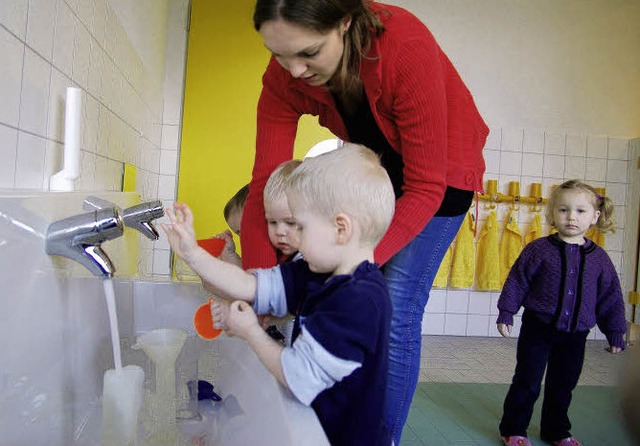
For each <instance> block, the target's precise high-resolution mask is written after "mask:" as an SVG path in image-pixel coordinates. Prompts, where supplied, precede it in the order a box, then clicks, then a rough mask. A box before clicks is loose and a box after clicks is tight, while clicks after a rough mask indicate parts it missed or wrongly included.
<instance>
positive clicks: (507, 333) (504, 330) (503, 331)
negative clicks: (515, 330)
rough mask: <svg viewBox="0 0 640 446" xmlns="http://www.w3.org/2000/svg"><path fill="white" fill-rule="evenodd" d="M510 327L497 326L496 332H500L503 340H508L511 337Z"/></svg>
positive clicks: (504, 325) (505, 325)
mask: <svg viewBox="0 0 640 446" xmlns="http://www.w3.org/2000/svg"><path fill="white" fill-rule="evenodd" d="M511 328H512V326H511V325H507V324H498V331H499V332H500V334H501V335H502V337H504V338H508V337H511Z"/></svg>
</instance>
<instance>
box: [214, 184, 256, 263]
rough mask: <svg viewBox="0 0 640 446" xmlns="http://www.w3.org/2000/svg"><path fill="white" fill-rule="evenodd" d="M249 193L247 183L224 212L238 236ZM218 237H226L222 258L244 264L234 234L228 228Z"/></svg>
mask: <svg viewBox="0 0 640 446" xmlns="http://www.w3.org/2000/svg"><path fill="white" fill-rule="evenodd" d="M248 195H249V185H248V184H245V185H244V186H242V187H241V188H240V189H239V190H238V192H236V193H235V194H234V196H233V197H231V198H230V199H229V201H227V204H225V206H224V209H223V211H222V214H223V215H224V220H225V221H226V222H227V225H228V226H229V229H231V231H233V233H234V234H236V235H237V236H238V237H239V236H240V222H241V221H242V214H243V212H244V205H245V203H246V202H247V196H248ZM216 237H218V238H221V239H224V241H225V244H224V249H223V250H222V253H220V259H221V260H224V261H225V262H229V263H233V264H234V265H238V266H242V259H241V258H240V256H239V255H238V253H237V252H236V244H235V242H234V241H233V236H232V235H231V233H230V232H229V231H228V230H227V231H224V232H223V233H221V234H218V235H216Z"/></svg>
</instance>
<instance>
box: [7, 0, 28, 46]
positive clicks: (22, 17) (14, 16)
mask: <svg viewBox="0 0 640 446" xmlns="http://www.w3.org/2000/svg"><path fill="white" fill-rule="evenodd" d="M28 6H29V2H28V0H2V1H1V2H0V24H2V25H4V26H5V27H6V28H7V29H8V30H9V31H11V32H12V33H14V34H15V35H16V36H18V38H20V39H22V40H24V37H25V34H26V30H27V10H28Z"/></svg>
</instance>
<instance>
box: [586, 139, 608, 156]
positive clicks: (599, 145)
mask: <svg viewBox="0 0 640 446" xmlns="http://www.w3.org/2000/svg"><path fill="white" fill-rule="evenodd" d="M607 145H608V144H607V137H606V136H595V135H593V136H588V137H587V157H589V158H606V157H607Z"/></svg>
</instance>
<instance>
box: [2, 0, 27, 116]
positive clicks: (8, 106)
mask: <svg viewBox="0 0 640 446" xmlns="http://www.w3.org/2000/svg"><path fill="white" fill-rule="evenodd" d="M10 3H11V2H10ZM23 55H24V45H23V44H22V43H21V42H20V41H19V40H18V39H16V38H15V37H14V36H12V35H11V34H9V33H8V32H7V31H6V30H5V29H4V28H2V27H0V60H1V61H2V63H0V79H2V82H0V123H4V124H7V125H11V126H14V127H17V126H18V116H19V110H20V85H21V82H22V66H23V65H22V63H23Z"/></svg>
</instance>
